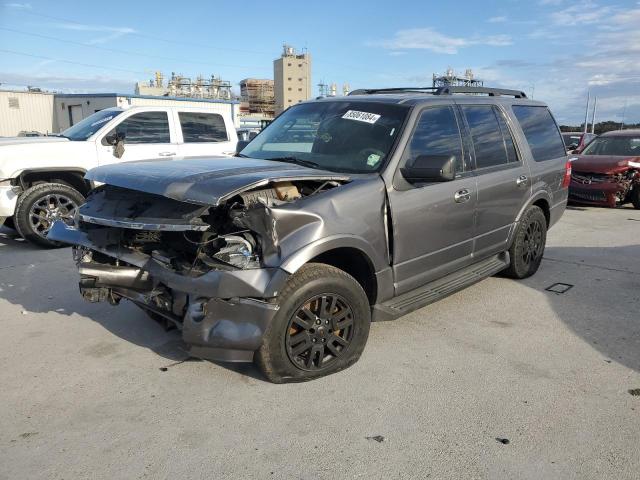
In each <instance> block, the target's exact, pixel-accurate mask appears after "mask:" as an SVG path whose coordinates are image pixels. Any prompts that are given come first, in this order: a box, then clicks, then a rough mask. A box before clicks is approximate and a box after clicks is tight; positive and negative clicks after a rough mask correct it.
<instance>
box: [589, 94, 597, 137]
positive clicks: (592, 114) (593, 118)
mask: <svg viewBox="0 0 640 480" xmlns="http://www.w3.org/2000/svg"><path fill="white" fill-rule="evenodd" d="M597 108H598V97H594V99H593V112H591V133H595V129H596V109H597Z"/></svg>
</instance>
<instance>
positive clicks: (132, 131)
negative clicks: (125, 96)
mask: <svg viewBox="0 0 640 480" xmlns="http://www.w3.org/2000/svg"><path fill="white" fill-rule="evenodd" d="M115 130H116V133H118V134H124V143H128V144H132V143H170V142H171V140H170V135H169V119H168V118H167V112H144V113H136V114H135V115H132V116H130V117H129V118H127V119H126V120H125V121H124V122H122V123H121V124H120V125H118V126H116V128H115Z"/></svg>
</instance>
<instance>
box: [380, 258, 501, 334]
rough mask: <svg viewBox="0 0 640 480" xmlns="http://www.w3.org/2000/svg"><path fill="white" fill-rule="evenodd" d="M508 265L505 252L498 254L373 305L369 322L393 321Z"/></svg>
mask: <svg viewBox="0 0 640 480" xmlns="http://www.w3.org/2000/svg"><path fill="white" fill-rule="evenodd" d="M508 266H509V252H502V253H499V254H498V255H494V256H492V257H489V258H487V259H485V260H482V261H480V262H478V263H474V264H473V265H469V266H468V267H465V268H463V269H460V270H458V271H455V272H453V273H450V274H449V275H447V276H446V277H442V278H439V279H438V280H434V281H432V282H431V283H427V284H426V285H423V286H421V287H418V288H416V289H414V290H411V291H410V292H407V293H403V294H402V295H400V296H398V297H394V298H392V299H391V300H388V301H386V302H384V303H379V304H377V305H374V306H373V312H372V321H374V322H376V321H384V320H394V319H396V318H398V317H401V316H402V315H406V314H407V313H410V312H413V311H414V310H417V309H418V308H422V307H424V306H426V305H429V304H430V303H433V302H436V301H438V300H440V299H442V298H444V297H447V296H449V295H451V294H452V293H455V292H457V291H459V290H462V289H463V288H466V287H468V286H470V285H473V284H474V283H476V282H479V281H480V280H483V279H485V278H487V277H490V276H491V275H494V274H496V273H498V272H499V271H501V270H504V269H505V268H507V267H508Z"/></svg>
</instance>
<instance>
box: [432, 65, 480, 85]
mask: <svg viewBox="0 0 640 480" xmlns="http://www.w3.org/2000/svg"><path fill="white" fill-rule="evenodd" d="M483 85H484V82H483V81H482V80H479V79H477V78H475V77H474V75H473V71H471V69H470V68H467V69H466V70H465V71H464V75H458V74H456V73H455V72H454V71H453V68H451V67H449V68H448V69H447V72H446V73H445V74H444V75H438V74H435V73H434V74H433V86H434V87H482V86H483Z"/></svg>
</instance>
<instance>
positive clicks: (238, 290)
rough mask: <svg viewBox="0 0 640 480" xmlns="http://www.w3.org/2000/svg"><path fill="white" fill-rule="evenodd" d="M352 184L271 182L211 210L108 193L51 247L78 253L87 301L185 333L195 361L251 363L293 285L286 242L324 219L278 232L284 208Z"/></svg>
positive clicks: (92, 198)
mask: <svg viewBox="0 0 640 480" xmlns="http://www.w3.org/2000/svg"><path fill="white" fill-rule="evenodd" d="M346 182H347V180H346V179H334V178H321V177H318V178H311V179H303V180H298V179H295V178H294V179H276V180H266V181H264V182H260V184H259V185H255V184H254V185H252V186H250V187H248V189H246V190H242V189H239V190H235V191H233V192H232V193H230V194H229V195H227V196H226V197H225V198H224V199H223V200H221V201H216V202H212V204H211V205H203V204H202V203H195V202H192V201H181V200H176V199H174V198H168V197H166V196H162V195H158V194H156V193H147V192H142V191H138V190H132V189H129V188H122V187H118V186H114V185H108V184H107V185H103V186H101V187H99V188H97V189H95V190H94V191H93V192H92V193H91V194H90V195H89V197H88V198H87V202H86V203H85V204H84V205H83V206H82V207H81V208H80V209H79V211H78V214H77V219H76V226H74V227H71V226H68V225H66V224H64V223H62V222H57V223H56V224H54V226H53V227H52V229H51V230H50V233H49V238H51V239H53V240H56V241H59V242H64V243H68V244H72V245H74V249H73V251H74V259H75V261H76V263H77V265H78V270H79V273H80V292H81V294H82V297H83V298H84V299H85V300H87V301H89V302H100V301H107V302H109V303H111V304H113V305H116V304H118V303H119V302H120V301H121V300H122V299H123V298H124V299H128V300H130V301H132V302H133V303H135V304H136V305H137V306H139V307H140V308H142V309H144V310H146V311H147V312H149V313H150V314H151V316H152V317H155V318H161V319H163V321H165V322H169V323H170V324H172V325H175V326H176V327H178V328H179V329H181V330H182V336H183V339H184V341H185V343H187V344H188V345H189V346H190V349H191V350H190V353H191V355H193V356H196V357H200V358H206V359H211V360H225V361H251V360H252V359H253V353H254V352H255V351H256V350H257V349H258V348H259V347H260V345H261V341H262V335H263V333H264V332H265V330H266V328H267V326H268V325H269V322H270V321H271V320H272V318H273V317H274V315H275V314H276V312H277V311H278V308H279V306H278V301H277V297H278V292H279V291H280V290H281V288H282V287H283V285H284V283H285V282H286V280H287V278H288V276H289V272H287V271H286V270H285V269H283V268H281V260H282V258H281V248H280V245H281V242H282V239H283V238H285V237H286V236H288V235H295V233H296V231H298V230H300V229H302V230H304V228H305V226H307V225H309V224H313V223H314V222H316V221H317V220H318V219H317V218H316V217H314V216H313V215H311V214H305V213H303V212H299V213H296V214H295V215H290V218H288V221H287V222H286V225H281V224H279V222H278V208H279V207H281V206H286V205H287V204H290V203H292V202H296V201H299V200H301V199H303V198H305V197H309V196H314V195H318V194H320V193H322V192H325V191H327V190H330V189H333V188H335V187H338V186H340V185H342V184H344V183H346Z"/></svg>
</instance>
